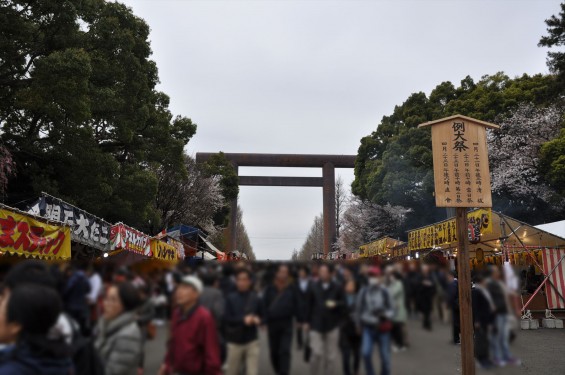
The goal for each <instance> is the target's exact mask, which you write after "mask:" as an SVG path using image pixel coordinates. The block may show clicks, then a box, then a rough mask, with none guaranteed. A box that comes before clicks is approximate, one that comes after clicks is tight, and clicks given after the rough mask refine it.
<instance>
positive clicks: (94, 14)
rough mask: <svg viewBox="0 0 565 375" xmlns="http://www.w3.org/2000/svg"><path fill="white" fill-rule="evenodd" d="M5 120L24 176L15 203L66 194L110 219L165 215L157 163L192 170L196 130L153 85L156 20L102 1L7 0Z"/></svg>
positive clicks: (3, 24) (14, 185)
mask: <svg viewBox="0 0 565 375" xmlns="http://www.w3.org/2000/svg"><path fill="white" fill-rule="evenodd" d="M0 7H1V11H0V127H1V136H0V138H1V140H2V141H3V142H4V143H5V144H6V146H7V147H8V149H9V150H10V151H11V153H12V155H13V158H14V160H15V162H16V165H17V166H18V174H17V177H16V178H15V179H12V180H11V182H10V184H9V186H8V196H7V200H8V203H10V202H18V201H21V200H24V199H29V198H32V197H34V196H37V195H38V194H39V193H40V192H41V191H42V190H45V191H48V192H49V193H51V194H53V195H56V196H60V197H61V198H63V199H65V200H67V201H69V202H72V203H75V204H77V205H79V206H81V207H82V208H84V209H87V210H88V211H90V212H92V213H94V214H97V215H99V216H103V217H106V218H107V219H108V220H111V221H118V220H119V221H125V222H126V223H127V224H129V225H132V226H136V227H139V229H144V228H146V227H147V226H148V222H149V221H151V222H152V225H151V227H153V228H154V227H155V223H156V222H158V221H159V219H158V215H157V210H156V208H155V196H156V193H157V179H156V176H155V172H154V171H155V170H158V169H159V167H161V166H162V167H164V168H168V169H171V170H176V171H179V172H181V173H182V172H183V171H185V168H184V159H183V148H184V146H185V145H186V144H187V142H188V141H189V140H190V139H191V138H192V136H193V135H194V134H195V132H196V125H195V124H193V123H192V121H191V120H190V119H189V118H186V117H182V116H176V117H174V116H173V114H172V113H171V112H170V110H169V98H168V96H167V95H166V94H164V93H162V92H159V91H157V90H156V89H155V87H156V85H157V83H158V81H159V77H158V72H157V67H156V64H155V63H154V62H153V61H151V60H150V59H149V57H150V55H151V46H150V44H149V41H148V37H149V26H148V25H147V24H146V23H145V21H144V20H142V19H141V18H139V17H137V16H135V15H134V14H133V13H132V11H131V10H130V9H129V8H127V7H126V6H125V5H123V4H120V3H115V2H106V1H103V0H86V1H85V0H67V1H54V0H45V1H40V2H23V1H16V0H5V1H2V2H1V3H0Z"/></svg>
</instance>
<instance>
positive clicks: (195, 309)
mask: <svg viewBox="0 0 565 375" xmlns="http://www.w3.org/2000/svg"><path fill="white" fill-rule="evenodd" d="M202 289H203V286H202V282H201V281H200V279H198V278H197V277H194V276H185V277H183V278H181V279H180V282H179V284H178V286H177V288H176V289H175V295H174V297H175V302H176V305H177V306H178V308H177V309H175V311H174V312H173V317H172V319H171V337H170V340H169V343H168V350H167V354H166V356H165V363H164V364H163V365H162V366H161V370H160V373H159V374H160V375H170V374H187V375H196V374H199V375H221V374H222V369H221V361H220V347H219V344H218V336H217V334H216V325H215V323H214V318H213V317H212V314H211V313H210V312H209V311H208V310H207V309H206V308H204V307H202V306H200V304H199V302H198V299H199V297H200V294H201V293H202Z"/></svg>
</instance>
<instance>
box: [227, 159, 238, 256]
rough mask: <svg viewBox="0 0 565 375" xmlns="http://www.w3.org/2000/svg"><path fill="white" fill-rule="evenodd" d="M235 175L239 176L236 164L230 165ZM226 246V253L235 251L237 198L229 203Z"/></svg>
mask: <svg viewBox="0 0 565 375" xmlns="http://www.w3.org/2000/svg"><path fill="white" fill-rule="evenodd" d="M232 164H233V167H234V169H235V173H236V174H237V175H238V176H239V167H238V165H237V164H235V163H232ZM228 236H229V238H228V246H227V251H228V252H231V251H234V250H237V197H236V198H234V199H232V200H231V202H230V222H229V230H228Z"/></svg>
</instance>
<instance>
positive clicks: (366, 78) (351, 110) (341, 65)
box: [125, 0, 560, 259]
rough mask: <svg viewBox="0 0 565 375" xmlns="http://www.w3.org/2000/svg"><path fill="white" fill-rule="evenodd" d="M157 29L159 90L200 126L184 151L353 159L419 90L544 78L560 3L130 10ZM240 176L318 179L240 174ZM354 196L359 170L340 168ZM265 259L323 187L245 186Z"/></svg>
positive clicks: (141, 2) (145, 0) (248, 4)
mask: <svg viewBox="0 0 565 375" xmlns="http://www.w3.org/2000/svg"><path fill="white" fill-rule="evenodd" d="M125 3H126V4H128V5H129V6H131V7H132V8H133V11H134V13H135V14H136V15H138V16H140V17H142V18H144V19H145V20H146V22H147V23H148V24H149V26H150V27H151V35H150V39H151V45H152V48H153V57H152V58H153V59H154V60H155V61H156V62H157V66H158V68H159V77H160V79H161V84H160V86H159V89H160V90H162V91H164V92H165V93H167V94H168V95H169V96H170V97H171V110H172V111H173V113H174V114H182V115H183V116H187V117H190V118H191V119H192V120H193V121H194V122H196V123H197V124H198V131H197V134H196V136H195V137H194V138H193V139H192V140H191V141H190V143H189V144H188V146H187V151H188V152H189V153H190V154H192V155H194V154H195V153H196V152H216V151H224V152H264V153H304V154H316V153H321V154H356V153H357V148H358V146H359V141H360V139H361V137H363V136H365V135H368V134H370V133H371V132H372V131H374V130H375V129H376V127H377V125H378V123H379V121H380V119H381V118H382V116H383V115H388V114H390V113H391V112H392V111H393V109H394V106H395V105H398V104H401V103H402V102H403V101H404V100H405V99H406V98H407V97H408V95H410V94H411V93H413V92H417V91H424V92H425V93H426V94H429V93H430V91H431V90H432V89H433V88H434V87H435V86H436V85H437V84H439V83H441V82H443V81H451V82H453V83H454V84H455V85H458V83H459V82H460V81H461V79H463V78H464V77H465V76H467V75H470V76H471V77H473V78H474V79H475V80H478V79H480V77H481V76H483V75H484V74H493V73H496V72H498V71H504V72H505V73H507V74H508V75H510V76H516V75H521V74H523V73H528V74H534V73H547V71H548V69H547V67H546V65H545V60H546V52H547V51H546V50H545V49H543V48H539V47H537V43H538V41H539V39H540V36H542V35H544V34H545V23H544V20H545V19H546V18H548V17H549V16H551V15H552V14H557V13H558V11H559V3H560V1H559V0H547V1H543V0H530V1H517V0H512V1H511V0H507V1H503V0H498V1H495V0H488V1H479V0H472V1H448V0H444V1H424V0H417V1H401V0H394V1H351V0H348V1H325V0H318V1H315V0H302V1H282V0H280V1H258V0H257V1H212V0H206V1H189V0H184V1H182V0H177V1H166V0H127V1H125ZM240 175H281V176H293V175H294V176H321V170H317V169H311V170H297V169H282V168H254V169H252V168H240ZM336 175H341V176H342V177H343V178H344V180H345V181H346V184H347V185H350V183H351V181H353V171H351V170H337V171H336ZM240 205H241V207H242V209H243V212H244V214H243V215H244V222H245V225H246V226H247V229H248V232H249V236H250V237H251V242H252V244H253V248H254V250H255V254H256V255H257V257H258V258H259V259H288V258H289V257H290V255H291V253H292V250H293V249H294V248H296V249H299V248H300V247H301V245H302V243H303V241H304V238H305V237H306V234H307V233H308V230H309V228H310V226H311V224H312V221H313V219H314V217H315V216H316V215H317V214H319V213H320V212H321V211H322V191H321V189H320V188H290V187H288V188H275V187H242V188H241V190H240Z"/></svg>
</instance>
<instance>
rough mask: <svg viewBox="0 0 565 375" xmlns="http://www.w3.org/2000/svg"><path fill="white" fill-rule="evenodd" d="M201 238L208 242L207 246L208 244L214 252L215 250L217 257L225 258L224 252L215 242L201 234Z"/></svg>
mask: <svg viewBox="0 0 565 375" xmlns="http://www.w3.org/2000/svg"><path fill="white" fill-rule="evenodd" d="M200 238H201V239H202V241H204V243H205V244H206V246H208V248H210V250H212V251H213V252H215V254H216V258H223V256H224V255H225V254H224V253H223V252H221V251H220V250H218V249H217V248H216V247H215V246H214V245H213V244H212V242H210V241H208V240H207V239H206V238H204V237H203V236H200Z"/></svg>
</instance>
